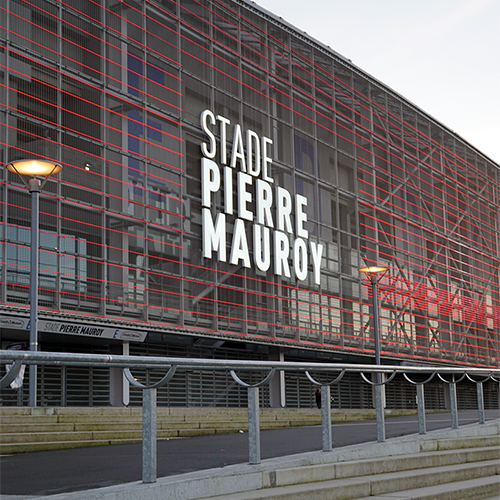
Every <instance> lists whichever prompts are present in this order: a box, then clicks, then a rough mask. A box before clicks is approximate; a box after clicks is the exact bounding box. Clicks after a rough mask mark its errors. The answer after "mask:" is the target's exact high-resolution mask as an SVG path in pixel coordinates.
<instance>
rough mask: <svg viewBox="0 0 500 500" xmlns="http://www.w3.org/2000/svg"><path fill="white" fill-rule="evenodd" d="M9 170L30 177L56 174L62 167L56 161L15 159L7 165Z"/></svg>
mask: <svg viewBox="0 0 500 500" xmlns="http://www.w3.org/2000/svg"><path fill="white" fill-rule="evenodd" d="M7 170H8V171H9V172H14V173H16V174H19V175H27V176H30V177H36V176H43V177H45V176H47V175H54V174H58V173H59V172H60V171H61V170H62V167H61V165H59V164H58V163H54V162H53V161H45V160H17V161H13V162H11V163H9V164H8V165H7Z"/></svg>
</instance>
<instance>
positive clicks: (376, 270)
mask: <svg viewBox="0 0 500 500" xmlns="http://www.w3.org/2000/svg"><path fill="white" fill-rule="evenodd" d="M358 271H360V272H362V273H365V274H366V276H367V277H368V278H369V280H370V283H371V285H372V301H373V337H374V341H375V364H376V365H380V334H379V328H378V300H377V284H378V282H379V281H380V280H381V279H382V278H383V276H384V275H385V273H386V272H387V271H388V268H387V267H384V266H368V267H361V268H360V269H358ZM374 389H375V410H376V412H377V441H378V442H383V441H385V424H384V405H383V401H382V399H383V397H382V376H381V374H380V373H378V372H377V374H376V384H375V387H374Z"/></svg>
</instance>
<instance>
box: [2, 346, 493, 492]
mask: <svg viewBox="0 0 500 500" xmlns="http://www.w3.org/2000/svg"><path fill="white" fill-rule="evenodd" d="M0 364H10V368H9V371H8V372H7V373H6V374H5V375H4V377H3V378H2V379H1V381H0V385H1V387H2V388H3V387H7V386H8V385H9V384H10V383H11V382H12V381H13V380H14V379H15V378H16V377H17V375H18V373H19V370H20V369H21V366H22V365H23V364H25V365H51V366H83V367H97V366H100V367H103V366H105V367H109V368H122V369H123V371H124V374H125V377H126V378H127V380H128V381H129V382H130V383H131V384H132V385H134V386H135V387H138V388H140V389H142V391H143V398H142V402H143V404H142V409H143V410H142V424H143V425H142V427H143V435H142V481H143V482H144V483H154V482H156V475H157V467H156V459H157V451H156V441H157V438H156V413H157V411H156V410H157V405H156V396H157V394H156V391H157V389H158V388H160V387H163V386H165V385H166V384H168V382H169V381H170V380H171V379H172V377H173V376H174V375H175V373H176V371H178V370H210V369H211V370H226V371H229V372H230V374H231V376H232V378H233V379H234V380H235V381H236V382H237V383H238V384H239V385H241V386H243V387H246V388H247V391H248V444H249V463H250V464H259V463H260V421H259V387H261V386H262V385H264V384H267V383H269V382H270V381H271V379H272V378H273V376H274V374H275V373H276V371H278V370H279V371H292V372H303V373H304V374H305V375H306V377H307V378H308V379H309V380H310V382H311V383H313V384H315V385H317V386H320V387H321V421H322V425H321V427H322V443H323V451H325V452H328V451H331V450H332V426H331V416H332V415H331V405H330V386H331V385H333V384H337V383H339V382H340V381H341V379H342V377H343V376H344V375H345V374H346V373H347V372H351V373H359V374H360V376H361V378H362V379H363V380H364V381H365V382H366V383H368V384H370V385H372V386H373V388H374V393H375V398H374V399H375V409H376V418H377V441H378V442H383V441H385V415H384V408H383V397H382V386H383V385H385V384H388V383H390V382H391V380H392V379H393V378H394V377H395V376H396V375H397V374H402V375H403V376H404V377H405V379H406V380H407V381H408V382H410V383H411V384H413V385H416V387H417V411H418V430H419V433H420V434H425V433H426V423H425V404H424V386H425V384H427V383H428V382H430V381H431V380H432V379H433V378H434V377H436V376H437V378H439V379H440V380H441V381H442V382H443V383H445V384H448V385H449V389H450V410H451V424H452V428H454V429H457V428H458V410H457V392H456V386H457V383H459V382H461V381H462V380H464V379H468V380H469V381H471V382H474V383H475V384H476V387H477V403H478V422H479V423H480V424H484V423H485V414H484V397H483V383H485V382H487V381H488V380H493V381H495V382H497V383H498V382H500V369H499V368H471V367H465V366H457V367H443V366H392V365H360V364H343V363H292V362H286V361H281V362H280V361H233V360H217V359H199V358H172V357H168V358H167V357H149V356H119V355H107V354H69V353H52V352H29V351H10V350H0ZM134 368H142V369H164V370H166V371H167V373H166V375H165V376H164V377H163V378H162V379H161V380H160V381H159V382H157V383H155V384H153V385H149V386H145V385H143V384H141V383H140V382H138V381H137V380H136V379H135V378H134V376H133V374H132V370H133V369H134ZM236 371H247V372H248V371H253V372H255V371H259V372H262V371H268V374H267V376H266V377H265V378H264V379H263V380H262V381H261V382H259V383H258V384H252V385H251V384H247V383H246V382H244V381H243V380H241V378H240V377H239V376H238V375H237V373H236ZM311 372H314V373H331V372H335V373H337V372H339V373H338V375H337V376H336V377H335V378H334V379H333V380H331V381H330V382H320V381H317V380H316V379H315V378H314V377H313V376H312V375H311ZM367 374H372V375H373V374H380V375H381V376H380V377H375V378H376V380H380V382H373V381H372V380H370V379H369V378H368V377H367ZM418 375H420V376H422V375H423V376H424V380H423V381H416V380H414V378H415V376H418Z"/></svg>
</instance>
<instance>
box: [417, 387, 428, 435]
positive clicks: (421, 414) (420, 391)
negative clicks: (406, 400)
mask: <svg viewBox="0 0 500 500" xmlns="http://www.w3.org/2000/svg"><path fill="white" fill-rule="evenodd" d="M417 408H418V433H419V434H425V433H426V432H427V430H426V426H425V398H424V384H417Z"/></svg>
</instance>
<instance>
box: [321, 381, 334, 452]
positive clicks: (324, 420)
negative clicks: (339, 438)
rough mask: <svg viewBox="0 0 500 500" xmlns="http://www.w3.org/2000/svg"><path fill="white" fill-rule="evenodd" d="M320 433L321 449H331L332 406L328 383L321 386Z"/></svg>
mask: <svg viewBox="0 0 500 500" xmlns="http://www.w3.org/2000/svg"><path fill="white" fill-rule="evenodd" d="M321 434H322V437H323V451H332V408H331V405H330V386H329V385H322V386H321Z"/></svg>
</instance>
